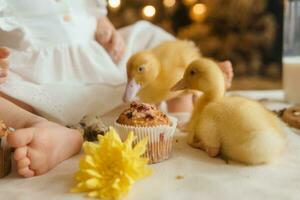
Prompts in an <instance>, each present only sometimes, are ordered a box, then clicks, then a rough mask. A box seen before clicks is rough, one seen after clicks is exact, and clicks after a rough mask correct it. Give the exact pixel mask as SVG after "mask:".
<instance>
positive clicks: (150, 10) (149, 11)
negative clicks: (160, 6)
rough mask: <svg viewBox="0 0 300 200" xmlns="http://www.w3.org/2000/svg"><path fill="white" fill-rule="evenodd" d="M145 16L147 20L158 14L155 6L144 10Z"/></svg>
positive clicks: (148, 6) (149, 6)
mask: <svg viewBox="0 0 300 200" xmlns="http://www.w3.org/2000/svg"><path fill="white" fill-rule="evenodd" d="M142 12H143V15H144V16H145V17H147V18H152V17H154V15H155V14H156V9H155V7H154V6H151V5H147V6H145V7H144V8H143V11H142Z"/></svg>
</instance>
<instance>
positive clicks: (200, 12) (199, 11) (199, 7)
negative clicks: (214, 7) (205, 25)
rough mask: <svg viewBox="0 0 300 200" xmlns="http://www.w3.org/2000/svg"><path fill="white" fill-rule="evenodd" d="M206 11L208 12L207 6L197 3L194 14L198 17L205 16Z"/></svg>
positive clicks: (193, 9) (193, 10)
mask: <svg viewBox="0 0 300 200" xmlns="http://www.w3.org/2000/svg"><path fill="white" fill-rule="evenodd" d="M205 11H206V6H205V5H204V4H203V3H197V4H195V5H194V6H193V8H192V12H193V13H194V14H196V15H203V14H204V13H205Z"/></svg>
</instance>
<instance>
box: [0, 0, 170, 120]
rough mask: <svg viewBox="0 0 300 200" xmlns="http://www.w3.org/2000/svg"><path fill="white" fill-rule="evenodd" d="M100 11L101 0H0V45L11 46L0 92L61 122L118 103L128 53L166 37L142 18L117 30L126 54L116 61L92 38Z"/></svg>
mask: <svg viewBox="0 0 300 200" xmlns="http://www.w3.org/2000/svg"><path fill="white" fill-rule="evenodd" d="M104 15H106V3H105V1H104V0H0V46H5V47H8V48H10V49H11V51H12V54H11V57H10V62H11V65H10V72H9V76H8V80H7V82H6V83H4V84H2V85H0V91H1V92H3V93H5V94H7V95H9V96H11V97H13V98H16V99H18V100H21V101H23V102H25V103H27V104H29V105H31V106H33V107H34V108H35V109H36V111H37V112H38V113H39V114H40V115H42V116H44V117H46V118H48V119H51V120H54V121H57V122H60V123H63V124H72V123H76V122H77V121H78V120H79V119H80V118H81V117H82V116H83V115H85V114H96V113H97V114H104V113H106V112H108V111H110V110H112V109H113V108H115V107H116V106H118V105H120V104H121V102H122V98H121V97H122V93H123V91H124V84H125V82H126V73H125V70H126V68H125V65H126V61H127V59H128V57H129V56H130V55H131V54H132V53H134V52H137V51H139V50H142V49H146V48H150V47H152V46H154V45H157V44H158V43H159V42H161V41H163V40H169V39H172V36H171V35H169V34H168V33H166V32H164V31H163V30H161V29H160V28H158V27H156V26H154V25H151V24H150V23H148V22H144V21H141V22H138V23H136V24H134V25H132V26H130V27H125V28H123V29H121V30H119V31H120V33H121V34H122V35H123V36H124V38H125V40H126V53H125V56H124V57H123V59H122V60H121V62H120V63H119V64H118V65H116V64H114V63H113V61H112V59H111V58H110V56H109V54H108V53H107V52H106V51H105V49H104V48H103V47H102V46H101V45H99V44H98V43H97V42H96V41H95V39H94V35H95V30H96V25H97V24H96V22H97V18H98V17H101V16H104Z"/></svg>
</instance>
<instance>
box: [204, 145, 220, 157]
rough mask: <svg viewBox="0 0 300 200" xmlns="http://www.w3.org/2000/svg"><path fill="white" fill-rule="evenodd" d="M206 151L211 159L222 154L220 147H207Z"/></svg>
mask: <svg viewBox="0 0 300 200" xmlns="http://www.w3.org/2000/svg"><path fill="white" fill-rule="evenodd" d="M205 151H206V152H207V154H208V155H209V156H210V157H216V156H217V155H219V153H220V148H219V147H206V149H205Z"/></svg>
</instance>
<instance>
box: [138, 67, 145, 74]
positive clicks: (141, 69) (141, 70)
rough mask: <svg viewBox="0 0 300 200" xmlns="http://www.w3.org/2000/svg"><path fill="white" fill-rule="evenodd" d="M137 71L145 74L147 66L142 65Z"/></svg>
mask: <svg viewBox="0 0 300 200" xmlns="http://www.w3.org/2000/svg"><path fill="white" fill-rule="evenodd" d="M137 70H138V72H140V73H143V72H144V71H145V66H144V65H141V66H139V67H138V69H137Z"/></svg>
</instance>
